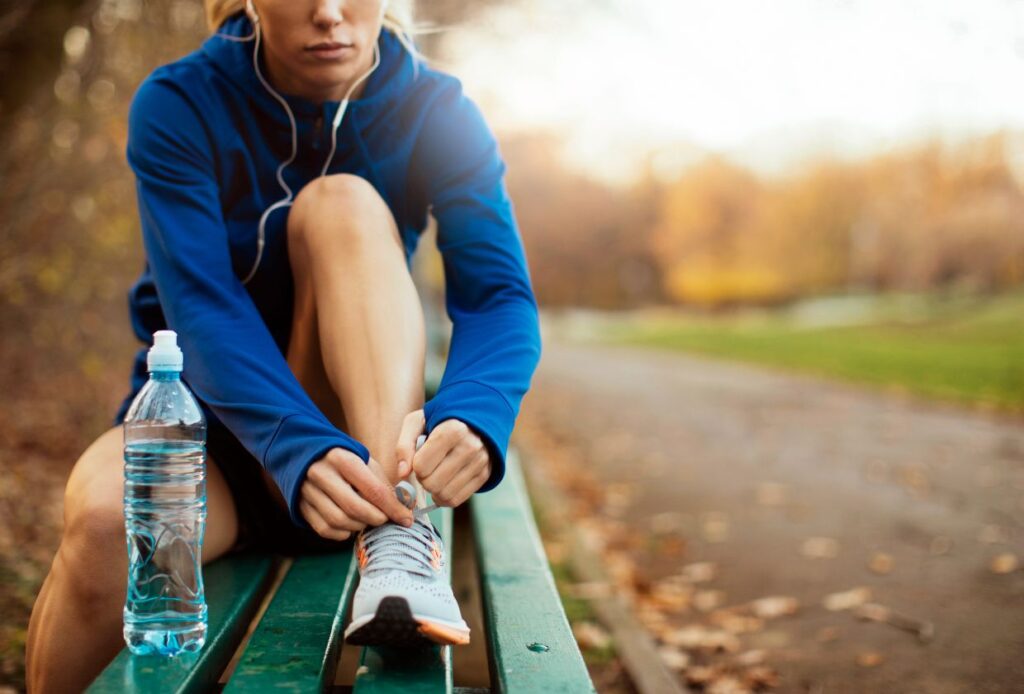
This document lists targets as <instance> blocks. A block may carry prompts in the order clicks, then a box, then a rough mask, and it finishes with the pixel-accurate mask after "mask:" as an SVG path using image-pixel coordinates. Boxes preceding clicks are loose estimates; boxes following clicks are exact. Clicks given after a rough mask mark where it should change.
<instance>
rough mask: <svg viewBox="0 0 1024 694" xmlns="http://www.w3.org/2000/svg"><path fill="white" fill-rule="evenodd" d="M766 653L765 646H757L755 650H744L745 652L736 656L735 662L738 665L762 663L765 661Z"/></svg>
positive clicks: (746, 665)
mask: <svg viewBox="0 0 1024 694" xmlns="http://www.w3.org/2000/svg"><path fill="white" fill-rule="evenodd" d="M766 655H767V654H766V653H765V651H764V649H763V648H755V649H753V650H749V651H744V652H743V653H740V654H739V655H738V656H736V658H735V660H734V661H733V662H735V663H736V664H737V665H742V666H744V667H750V666H752V665H760V664H761V663H763V662H764V659H765V656H766Z"/></svg>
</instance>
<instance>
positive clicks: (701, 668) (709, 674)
mask: <svg viewBox="0 0 1024 694" xmlns="http://www.w3.org/2000/svg"><path fill="white" fill-rule="evenodd" d="M720 671H721V670H720V669H719V668H717V667H715V666H712V665H691V666H690V667H688V668H686V682H687V684H690V685H692V686H694V687H706V686H707V685H708V684H710V683H711V681H712V680H714V679H715V677H717V676H718V673H719V672H720Z"/></svg>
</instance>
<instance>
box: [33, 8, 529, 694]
mask: <svg viewBox="0 0 1024 694" xmlns="http://www.w3.org/2000/svg"><path fill="white" fill-rule="evenodd" d="M242 2H243V0H208V2H207V6H206V9H207V15H208V20H209V23H210V25H211V27H213V28H214V30H215V33H214V34H213V35H212V36H210V37H209V38H208V39H207V40H206V41H205V42H204V43H203V45H202V47H201V48H200V49H199V50H197V51H195V52H193V53H191V54H189V55H186V56H184V57H183V58H181V59H179V60H177V61H175V62H173V63H171V64H169V65H165V66H162V67H160V68H157V69H156V70H155V71H153V73H152V74H151V75H150V76H149V77H148V78H147V79H146V80H145V81H144V82H143V84H142V85H141V86H140V87H139V89H138V91H137V92H136V94H135V97H134V99H133V102H132V106H131V110H130V114H129V135H128V145H127V157H128V162H129V164H130V165H131V167H132V170H133V171H134V173H135V176H136V183H137V194H138V205H139V213H140V218H141V225H142V238H143V243H144V247H145V251H146V261H147V262H146V267H145V269H144V271H143V273H142V276H141V277H140V279H139V280H138V282H136V284H135V285H134V286H133V287H132V289H131V290H130V292H129V304H130V310H131V318H132V323H133V327H134V330H135V332H136V334H137V335H138V337H139V338H140V339H141V340H142V341H143V342H144V343H147V344H146V345H144V346H143V347H142V348H141V349H140V350H139V353H138V356H137V359H136V361H135V365H134V372H133V376H132V384H131V385H132V388H131V391H130V392H129V394H128V395H127V396H126V397H125V398H124V401H123V404H122V406H121V407H120V409H119V411H118V412H117V414H116V416H115V418H114V424H115V426H114V427H113V428H111V429H110V430H108V431H107V432H106V433H104V434H103V435H102V436H100V438H99V439H98V440H97V441H96V442H95V443H93V444H92V445H91V446H90V447H89V448H88V449H87V450H86V451H85V453H84V454H83V455H82V457H81V458H80V459H79V460H78V462H77V463H76V465H75V467H74V469H73V471H72V473H71V476H70V479H69V481H68V485H67V490H66V493H65V531H64V536H63V539H62V542H61V545H60V548H59V550H58V552H57V555H56V557H55V559H54V562H53V567H52V569H51V572H50V575H49V576H48V577H47V579H46V581H45V583H44V585H43V588H42V590H41V592H40V595H39V598H38V600H37V602H36V605H35V608H34V611H33V615H32V620H31V623H30V628H29V637H28V648H27V661H28V663H27V664H28V670H29V681H30V685H31V688H32V689H33V690H38V691H44V690H45V691H75V690H77V689H80V688H81V687H82V686H84V685H85V684H86V683H87V682H88V681H90V680H91V679H92V678H93V677H94V676H95V675H96V674H97V673H98V672H99V671H100V670H101V669H102V667H103V665H104V664H105V663H106V662H107V661H109V659H110V658H111V657H113V655H114V654H115V653H116V652H117V651H118V650H119V649H120V647H121V646H122V642H121V635H120V631H121V628H120V627H121V606H122V604H123V600H124V590H125V582H126V563H127V562H126V557H125V549H124V525H123V512H122V501H121V494H122V480H123V472H122V465H123V459H122V443H123V430H122V426H121V422H122V420H123V417H124V415H125V413H126V411H127V408H128V405H129V404H130V402H131V400H132V399H133V398H134V396H135V394H136V393H137V392H138V390H139V389H140V388H141V387H142V385H143V383H144V382H145V379H146V377H147V374H146V371H145V356H144V355H145V351H146V349H147V348H148V342H149V341H150V340H151V336H152V333H153V332H154V331H156V330H158V329H162V328H170V329H173V330H175V331H177V333H178V337H179V342H180V344H181V346H182V350H183V352H184V354H185V368H184V372H183V374H182V376H183V379H184V380H185V381H186V382H187V384H188V385H189V387H190V388H191V389H192V390H193V392H194V393H195V394H196V396H197V398H198V399H199V400H200V402H201V404H202V405H203V407H204V410H205V412H206V415H207V419H208V425H209V438H208V455H209V464H208V466H207V468H208V481H207V495H208V512H209V518H208V522H207V529H206V539H205V544H204V546H203V560H204V561H210V560H212V559H214V558H216V557H218V556H221V555H223V554H225V553H227V552H229V551H231V550H232V549H234V548H237V547H239V546H243V545H252V544H262V545H265V546H269V547H271V548H273V549H276V550H280V551H306V550H317V549H322V548H325V547H337V546H338V544H339V543H344V542H356V543H357V549H358V556H359V558H360V576H361V579H360V585H359V588H358V590H357V593H356V597H355V604H354V608H353V618H352V624H351V625H350V626H349V628H348V629H347V630H346V636H347V637H348V638H349V640H350V641H353V642H357V643H375V642H380V641H382V640H383V639H384V637H385V635H386V634H388V633H403V634H407V635H411V636H415V637H416V638H423V637H424V636H425V637H427V638H430V639H432V640H434V641H437V642H441V643H465V642H467V641H468V636H469V635H468V629H467V628H466V627H465V622H463V620H462V618H461V615H460V614H459V609H458V605H457V604H456V603H455V601H454V599H453V598H452V596H451V591H450V588H448V587H447V586H445V585H444V581H443V579H442V578H441V573H442V567H443V548H441V546H440V538H439V537H438V536H437V534H436V531H435V530H434V528H433V526H432V525H431V524H430V523H429V520H427V519H426V517H425V515H423V514H420V513H417V514H414V513H413V511H412V507H411V506H407V505H406V504H405V503H402V502H401V501H399V498H398V497H397V496H396V494H395V488H394V485H395V484H397V483H398V482H399V481H401V480H404V479H406V478H409V480H410V481H415V482H416V483H417V484H420V485H422V489H425V490H427V491H429V492H430V493H431V495H432V496H433V499H434V501H435V502H436V503H439V504H442V505H448V506H457V505H459V504H461V503H463V502H464V501H466V500H467V499H468V498H469V497H470V496H471V495H472V494H474V493H476V492H483V491H487V490H489V489H492V488H493V487H494V486H495V485H497V484H498V483H499V481H500V480H501V478H502V475H503V472H504V456H505V453H506V449H507V446H508V439H509V436H510V434H511V431H512V427H513V425H514V422H515V418H516V416H517V414H518V410H519V405H520V401H521V399H522V397H523V395H524V394H525V392H526V390H527V389H528V387H529V384H530V380H531V378H532V374H533V371H534V369H535V367H536V364H537V362H538V359H539V357H540V338H539V329H538V322H537V307H536V302H535V299H534V296H533V292H532V290H531V286H530V277H529V274H528V270H527V266H526V261H525V256H524V253H523V249H522V245H521V241H520V238H519V233H518V230H517V227H516V223H515V219H514V215H513V211H512V206H511V203H510V201H509V199H508V197H507V194H506V191H505V186H504V182H503V174H504V169H505V167H504V164H503V162H502V160H501V157H500V154H499V152H498V149H497V146H496V144H495V141H494V137H493V135H492V134H491V132H490V130H489V128H488V127H487V125H486V123H485V122H484V120H483V119H482V117H481V115H480V112H479V110H478V109H477V108H476V106H475V105H474V104H473V103H472V102H471V101H470V100H469V99H468V98H467V97H466V96H464V95H463V93H462V91H461V85H460V84H459V82H458V80H456V79H455V78H453V77H451V76H449V75H446V74H443V73H441V72H438V71H436V70H434V69H431V68H429V67H428V66H426V65H424V64H423V63H422V62H421V61H420V60H418V58H417V57H416V55H415V53H414V51H413V50H412V45H411V43H410V42H409V40H408V38H407V34H406V33H405V30H404V28H403V27H404V26H406V25H405V24H404V22H403V19H402V17H403V13H402V12H401V11H399V9H400V8H393V7H388V5H387V4H386V0H331V1H327V0H251V1H250V2H248V3H247V4H245V5H243V4H242ZM406 9H408V8H406ZM428 212H430V213H432V214H433V216H434V217H435V218H436V220H437V222H438V247H439V248H440V250H441V253H442V256H443V259H444V268H445V280H446V307H447V311H448V314H449V316H450V317H451V319H452V323H453V332H452V341H451V347H450V350H449V356H448V363H447V367H446V370H445V374H444V378H443V380H442V383H441V385H440V387H439V389H438V392H437V394H436V395H435V396H434V397H432V398H431V399H430V400H429V401H428V402H426V403H424V402H423V371H424V355H425V334H424V324H423V314H422V308H421V306H420V303H419V300H418V298H417V294H416V290H415V287H414V286H413V283H412V280H411V278H410V275H409V263H410V259H411V256H412V253H413V252H414V250H415V248H416V245H417V242H418V240H419V237H420V234H421V232H422V230H423V228H424V226H425V224H426V220H427V214H428ZM420 434H426V436H427V438H426V441H425V443H424V444H423V445H422V447H421V448H419V449H418V450H417V449H416V448H415V443H416V439H417V437H418V436H419V435H420ZM422 489H421V490H420V493H418V501H417V502H416V503H418V504H419V506H421V507H422V504H423V494H422ZM388 598H390V600H388V604H389V605H391V606H394V605H395V604H401V606H402V608H403V609H398V610H383V609H382V610H381V615H380V616H379V617H378V616H377V607H378V606H379V605H381V603H382V602H383V601H384V600H387V599H388ZM402 603H404V604H402ZM406 608H407V609H406ZM385 612H387V614H391V615H396V614H397V615H398V616H397V617H393V618H392V619H393V620H397V621H398V622H399V623H398V624H394V623H385V617H384V613H385ZM411 636H410V637H411Z"/></svg>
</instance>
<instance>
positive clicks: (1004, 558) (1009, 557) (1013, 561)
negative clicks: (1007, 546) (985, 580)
mask: <svg viewBox="0 0 1024 694" xmlns="http://www.w3.org/2000/svg"><path fill="white" fill-rule="evenodd" d="M1018 566H1020V560H1019V559H1017V555H1016V554H1013V553H1011V552H1003V553H1002V554H997V555H996V556H994V557H992V561H991V563H990V564H989V568H990V569H991V570H992V573H994V574H1008V573H1012V572H1014V571H1016V570H1017V567H1018Z"/></svg>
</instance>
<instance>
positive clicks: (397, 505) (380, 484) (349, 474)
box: [327, 448, 413, 527]
mask: <svg viewBox="0 0 1024 694" xmlns="http://www.w3.org/2000/svg"><path fill="white" fill-rule="evenodd" d="M338 450H340V449H337V448H332V449H331V451H330V452H329V453H328V454H327V456H328V459H329V460H332V461H333V464H334V465H335V466H336V467H337V468H338V470H339V471H340V472H341V474H342V476H343V477H344V478H345V480H346V481H347V482H348V483H349V484H351V485H352V486H354V487H355V488H356V490H358V492H359V494H360V495H362V497H363V498H362V499H361V501H367V502H369V503H370V504H372V505H373V506H375V507H376V508H377V509H379V510H380V511H383V512H384V513H385V514H387V518H390V519H391V520H393V521H395V522H396V523H400V524H402V525H404V526H406V527H409V526H411V525H412V524H413V516H412V511H411V510H409V508H408V507H406V506H405V505H404V504H403V503H402V502H401V501H399V500H398V497H397V496H396V495H395V488H394V487H392V486H391V484H389V483H388V482H386V481H384V480H382V479H380V478H379V477H377V475H375V474H373V472H372V471H370V470H369V469H368V468H367V466H366V464H365V463H364V462H363V461H362V460H360V459H359V458H358V457H355V456H346V455H336V454H335V452H336V451H338ZM342 508H345V507H344V506H342ZM350 515H355V514H350ZM355 517H356V518H359V519H360V520H363V515H361V514H360V515H355ZM366 517H367V518H372V517H373V516H369V515H368V516H366ZM387 518H385V519H384V520H381V521H380V522H378V523H375V525H380V524H381V523H383V522H384V521H385V520H387ZM368 522H371V521H368Z"/></svg>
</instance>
